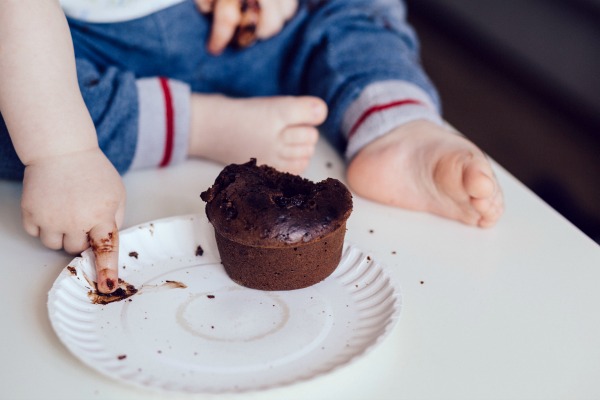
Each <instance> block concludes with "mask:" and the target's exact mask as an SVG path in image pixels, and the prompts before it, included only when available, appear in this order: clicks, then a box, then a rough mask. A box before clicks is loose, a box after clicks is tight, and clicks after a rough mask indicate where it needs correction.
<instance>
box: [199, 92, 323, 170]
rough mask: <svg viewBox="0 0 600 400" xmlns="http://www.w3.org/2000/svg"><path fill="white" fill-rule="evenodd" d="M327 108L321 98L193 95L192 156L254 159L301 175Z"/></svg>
mask: <svg viewBox="0 0 600 400" xmlns="http://www.w3.org/2000/svg"><path fill="white" fill-rule="evenodd" d="M326 116H327V106H326V104H325V102H324V101H322V100H321V99H319V98H317V97H289V96H285V97H284V96H281V97H256V98H249V99H233V98H228V97H224V96H221V95H199V94H194V95H192V123H191V132H190V150H189V154H190V155H191V156H196V157H202V158H207V159H210V160H213V161H217V162H219V163H222V164H230V163H243V162H246V161H248V160H249V159H250V158H256V159H257V162H258V164H268V165H270V166H272V167H274V168H276V169H278V170H280V171H285V172H291V173H295V174H299V173H301V172H303V171H304V170H305V169H306V167H307V166H308V163H309V161H310V158H311V156H312V155H313V153H314V150H315V145H316V143H317V140H318V138H319V132H318V130H317V128H316V127H317V126H318V125H320V124H321V123H323V121H325V118H326Z"/></svg>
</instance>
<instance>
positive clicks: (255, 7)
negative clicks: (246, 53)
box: [235, 0, 260, 47]
mask: <svg viewBox="0 0 600 400" xmlns="http://www.w3.org/2000/svg"><path fill="white" fill-rule="evenodd" d="M240 8H241V14H242V16H241V20H240V23H239V25H238V28H237V30H236V32H235V44H236V45H238V46H239V47H248V46H250V45H252V44H253V43H254V42H255V41H256V39H257V34H256V31H257V27H258V24H259V22H260V3H259V2H258V0H241V4H240Z"/></svg>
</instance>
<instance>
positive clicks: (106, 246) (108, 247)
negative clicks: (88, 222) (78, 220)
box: [88, 232, 115, 254]
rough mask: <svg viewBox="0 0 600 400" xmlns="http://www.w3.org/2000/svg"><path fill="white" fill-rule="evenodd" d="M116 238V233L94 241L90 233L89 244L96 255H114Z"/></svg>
mask: <svg viewBox="0 0 600 400" xmlns="http://www.w3.org/2000/svg"><path fill="white" fill-rule="evenodd" d="M114 236H115V235H114V232H109V233H108V235H107V236H106V237H103V238H101V239H100V240H94V239H92V237H91V236H90V233H89V232H88V242H89V244H90V247H91V248H92V251H93V252H94V254H102V253H112V252H113V251H114V250H115V244H114V241H113V238H114Z"/></svg>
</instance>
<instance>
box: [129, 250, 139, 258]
mask: <svg viewBox="0 0 600 400" xmlns="http://www.w3.org/2000/svg"><path fill="white" fill-rule="evenodd" d="M138 256H139V254H138V252H137V251H132V252H130V253H129V257H133V258H135V259H136V260H137V258H138Z"/></svg>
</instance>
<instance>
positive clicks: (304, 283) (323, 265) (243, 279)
mask: <svg viewBox="0 0 600 400" xmlns="http://www.w3.org/2000/svg"><path fill="white" fill-rule="evenodd" d="M345 233H346V224H345V223H344V224H343V225H342V226H340V227H339V228H338V229H337V230H335V231H334V232H332V233H330V234H329V235H327V236H325V237H322V238H319V239H318V240H314V241H312V242H309V243H302V244H297V245H289V246H286V247H275V248H274V247H258V246H248V245H244V244H241V243H237V242H234V241H232V240H229V239H227V238H225V237H224V236H222V235H221V234H219V233H218V232H217V231H215V238H216V240H217V247H218V249H219V254H220V256H221V263H222V264H223V266H224V267H225V272H227V275H229V277H230V278H231V279H232V280H233V281H234V282H236V283H238V284H240V285H242V286H245V287H248V288H252V289H259V290H294V289H301V288H305V287H308V286H312V285H314V284H316V283H319V282H321V281H322V280H324V279H325V278H327V277H328V276H329V275H331V274H332V273H333V271H334V270H335V269H336V267H337V266H338V264H339V263H340V260H341V257H342V249H343V246H344V236H345Z"/></svg>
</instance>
